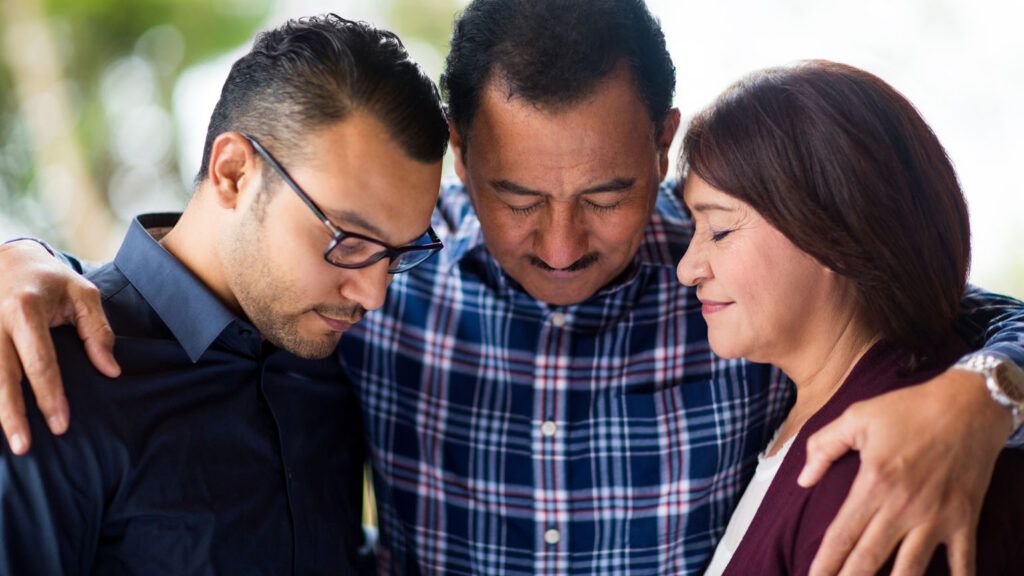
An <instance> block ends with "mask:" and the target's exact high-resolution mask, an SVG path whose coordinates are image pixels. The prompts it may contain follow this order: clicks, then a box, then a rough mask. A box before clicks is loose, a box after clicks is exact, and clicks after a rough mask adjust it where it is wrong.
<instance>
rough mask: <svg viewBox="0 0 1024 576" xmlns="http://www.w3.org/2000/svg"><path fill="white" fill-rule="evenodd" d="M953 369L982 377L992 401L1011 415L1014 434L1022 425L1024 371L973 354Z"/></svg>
mask: <svg viewBox="0 0 1024 576" xmlns="http://www.w3.org/2000/svg"><path fill="white" fill-rule="evenodd" d="M953 367H954V368H959V369H961V370H969V371H971V372H974V373H977V374H981V375H982V376H984V377H985V386H987V387H988V392H989V394H991V395H992V399H993V400H995V401H996V402H997V403H998V404H999V405H1000V406H1005V407H1006V408H1007V409H1008V410H1009V411H1010V413H1011V414H1013V430H1014V432H1016V431H1017V429H1019V428H1020V425H1021V423H1024V370H1021V369H1020V367H1019V366H1017V365H1016V364H1014V363H1013V362H1008V361H1006V360H1004V359H1002V358H999V357H997V356H990V355H988V354H975V355H973V356H971V357H970V358H967V359H966V360H961V361H960V362H957V363H956V364H955V365H954V366H953Z"/></svg>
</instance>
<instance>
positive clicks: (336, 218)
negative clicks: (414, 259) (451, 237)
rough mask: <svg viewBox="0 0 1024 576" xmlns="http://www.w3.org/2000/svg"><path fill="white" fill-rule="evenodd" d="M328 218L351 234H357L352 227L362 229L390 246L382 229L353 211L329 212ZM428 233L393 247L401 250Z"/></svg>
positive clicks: (420, 234) (424, 232) (421, 233)
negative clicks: (338, 223) (340, 224)
mask: <svg viewBox="0 0 1024 576" xmlns="http://www.w3.org/2000/svg"><path fill="white" fill-rule="evenodd" d="M327 216H328V217H329V218H330V219H331V221H333V222H340V223H342V224H344V226H342V227H343V228H345V229H346V230H348V231H350V232H355V230H351V228H352V227H355V228H360V229H361V230H364V231H366V234H365V235H366V236H370V237H372V238H374V239H375V240H378V241H380V242H384V243H385V244H388V242H387V241H386V240H385V238H386V237H387V235H386V234H384V232H382V231H381V229H380V228H377V227H376V226H374V225H373V224H370V222H369V221H367V220H366V218H363V217H362V216H360V215H359V214H357V213H355V212H353V211H351V210H328V211H327ZM426 233H427V231H426V230H424V231H423V232H420V233H419V234H417V235H416V236H415V237H414V238H411V239H410V240H408V241H406V242H399V243H397V244H391V245H392V246H394V247H395V248H401V247H402V246H406V245H409V244H412V243H413V242H415V241H417V240H419V239H420V238H422V237H423V235H424V234H426Z"/></svg>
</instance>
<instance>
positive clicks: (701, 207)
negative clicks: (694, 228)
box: [690, 202, 736, 212]
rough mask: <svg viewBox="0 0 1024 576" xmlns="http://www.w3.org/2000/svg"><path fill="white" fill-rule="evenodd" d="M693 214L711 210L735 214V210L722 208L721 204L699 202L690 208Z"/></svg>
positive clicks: (726, 207)
mask: <svg viewBox="0 0 1024 576" xmlns="http://www.w3.org/2000/svg"><path fill="white" fill-rule="evenodd" d="M690 210H691V211H693V212H710V211H712V210H721V211H722V212H735V211H736V209H735V208H730V207H728V206H723V205H721V204H715V203H714V202H701V203H700V204H695V205H693V206H691V207H690Z"/></svg>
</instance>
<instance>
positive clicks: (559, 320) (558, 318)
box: [551, 312, 566, 328]
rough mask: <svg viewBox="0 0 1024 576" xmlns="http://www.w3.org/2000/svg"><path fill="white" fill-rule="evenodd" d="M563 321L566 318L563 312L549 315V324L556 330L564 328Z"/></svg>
mask: <svg viewBox="0 0 1024 576" xmlns="http://www.w3.org/2000/svg"><path fill="white" fill-rule="evenodd" d="M565 320H566V318H565V313H564V312H555V313H553V314H552V315H551V323H552V324H554V325H555V327H557V328H561V327H562V326H565Z"/></svg>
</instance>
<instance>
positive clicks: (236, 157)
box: [207, 132, 259, 210]
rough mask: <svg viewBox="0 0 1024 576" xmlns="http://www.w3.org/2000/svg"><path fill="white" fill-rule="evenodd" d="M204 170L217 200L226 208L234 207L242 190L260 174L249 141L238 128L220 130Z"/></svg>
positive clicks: (231, 208) (247, 187) (252, 184)
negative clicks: (206, 167) (235, 129)
mask: <svg viewBox="0 0 1024 576" xmlns="http://www.w3.org/2000/svg"><path fill="white" fill-rule="evenodd" d="M207 174H209V179H210V188H211V189H212V190H211V191H212V192H213V194H214V195H215V196H216V200H217V203H218V204H219V205H220V206H222V207H223V208H226V209H228V210H234V209H236V208H237V207H238V206H239V203H240V198H241V196H243V192H245V191H246V190H248V189H249V188H251V187H253V186H254V184H255V182H256V175H257V174H259V171H258V166H257V164H256V154H255V151H254V150H253V148H252V145H251V144H249V141H248V140H246V139H245V137H244V136H242V135H241V134H240V133H238V132H224V133H223V134H220V135H219V136H217V138H216V139H215V140H214V141H213V145H212V147H211V149H210V165H209V167H208V170H207Z"/></svg>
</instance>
